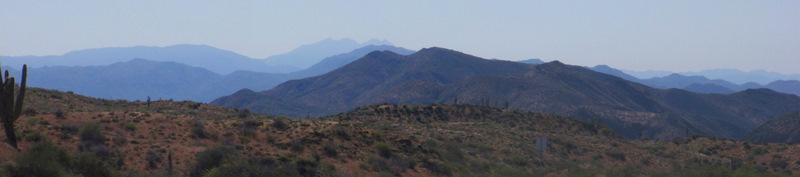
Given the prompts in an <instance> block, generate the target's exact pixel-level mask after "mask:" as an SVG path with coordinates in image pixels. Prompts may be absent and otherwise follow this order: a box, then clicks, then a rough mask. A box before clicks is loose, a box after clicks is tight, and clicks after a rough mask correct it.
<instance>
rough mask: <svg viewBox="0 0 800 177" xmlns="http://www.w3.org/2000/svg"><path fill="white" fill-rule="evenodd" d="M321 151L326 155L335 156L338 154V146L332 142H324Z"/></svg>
mask: <svg viewBox="0 0 800 177" xmlns="http://www.w3.org/2000/svg"><path fill="white" fill-rule="evenodd" d="M322 151H323V152H324V153H325V155H326V156H328V157H333V158H336V156H338V155H339V146H338V145H336V144H333V143H326V144H325V146H322Z"/></svg>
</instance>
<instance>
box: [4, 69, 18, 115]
mask: <svg viewBox="0 0 800 177" xmlns="http://www.w3.org/2000/svg"><path fill="white" fill-rule="evenodd" d="M3 86H4V87H5V88H4V89H5V90H6V92H5V93H3V94H5V98H3V102H5V107H3V110H4V111H8V112H7V113H6V114H5V115H13V114H12V113H14V112H13V111H14V77H7V78H6V83H5V84H4V85H3ZM10 118H11V120H12V121H13V120H15V119H14V117H10Z"/></svg>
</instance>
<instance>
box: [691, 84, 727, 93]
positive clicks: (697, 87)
mask: <svg viewBox="0 0 800 177" xmlns="http://www.w3.org/2000/svg"><path fill="white" fill-rule="evenodd" d="M683 89H684V90H688V91H692V92H695V93H721V94H730V93H733V92H736V91H734V90H732V89H730V88H727V87H723V86H719V85H717V84H712V83H705V84H697V83H695V84H692V85H689V86H687V87H684V88H683Z"/></svg>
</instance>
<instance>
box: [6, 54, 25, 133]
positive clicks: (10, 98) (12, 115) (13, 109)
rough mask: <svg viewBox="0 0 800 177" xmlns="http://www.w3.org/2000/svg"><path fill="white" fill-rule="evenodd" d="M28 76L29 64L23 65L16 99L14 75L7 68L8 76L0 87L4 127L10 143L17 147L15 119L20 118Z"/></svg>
mask: <svg viewBox="0 0 800 177" xmlns="http://www.w3.org/2000/svg"><path fill="white" fill-rule="evenodd" d="M27 78H28V65H22V82H21V83H20V85H19V94H18V95H16V97H17V99H16V100H14V96H15V95H14V85H15V84H16V83H15V82H14V77H11V76H9V74H8V70H6V77H5V79H3V85H2V87H0V119H2V121H3V128H5V130H6V137H8V144H11V146H12V147H14V148H17V136H16V135H15V132H14V121H17V119H19V115H20V113H22V101H23V100H24V98H25V81H26V80H27Z"/></svg>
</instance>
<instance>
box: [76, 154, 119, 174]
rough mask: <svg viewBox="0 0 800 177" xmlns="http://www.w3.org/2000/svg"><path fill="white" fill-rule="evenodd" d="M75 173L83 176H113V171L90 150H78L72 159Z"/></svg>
mask: <svg viewBox="0 0 800 177" xmlns="http://www.w3.org/2000/svg"><path fill="white" fill-rule="evenodd" d="M71 162H72V164H71V167H72V170H70V171H72V172H73V173H77V174H80V175H82V176H111V174H112V171H111V169H109V168H108V167H107V166H106V165H105V164H104V163H103V161H101V160H100V158H98V157H97V156H95V155H94V154H92V153H89V152H78V153H76V154H75V155H73V156H72V160H71Z"/></svg>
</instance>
